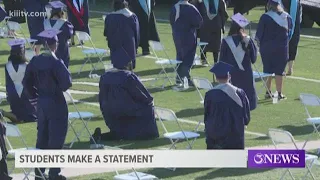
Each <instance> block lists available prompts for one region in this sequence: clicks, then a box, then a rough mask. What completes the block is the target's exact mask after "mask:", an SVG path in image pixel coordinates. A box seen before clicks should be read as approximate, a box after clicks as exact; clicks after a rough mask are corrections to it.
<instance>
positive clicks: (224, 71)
mask: <svg viewBox="0 0 320 180" xmlns="http://www.w3.org/2000/svg"><path fill="white" fill-rule="evenodd" d="M232 68H233V66H232V65H230V64H228V63H225V62H222V61H219V62H218V63H217V64H215V65H214V66H213V67H212V68H211V69H210V72H212V73H214V74H215V75H216V77H217V78H219V77H227V76H228V74H229V72H230V71H231V70H232Z"/></svg>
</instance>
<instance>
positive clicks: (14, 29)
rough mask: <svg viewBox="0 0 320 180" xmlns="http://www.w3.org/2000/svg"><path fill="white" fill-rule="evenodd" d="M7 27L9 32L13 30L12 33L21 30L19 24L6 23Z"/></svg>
mask: <svg viewBox="0 0 320 180" xmlns="http://www.w3.org/2000/svg"><path fill="white" fill-rule="evenodd" d="M7 25H8V28H9V29H10V30H13V31H19V30H21V26H20V24H19V23H17V22H13V21H8V22H7Z"/></svg>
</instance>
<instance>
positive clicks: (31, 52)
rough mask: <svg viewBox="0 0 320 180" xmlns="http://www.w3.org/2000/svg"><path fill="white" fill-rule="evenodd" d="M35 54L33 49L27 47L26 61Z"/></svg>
mask: <svg viewBox="0 0 320 180" xmlns="http://www.w3.org/2000/svg"><path fill="white" fill-rule="evenodd" d="M35 55H36V53H35V51H33V50H30V49H28V50H26V51H25V56H26V59H27V60H28V61H30V60H31V59H32V58H33V57H34V56H35Z"/></svg>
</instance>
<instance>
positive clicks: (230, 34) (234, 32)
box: [228, 22, 248, 51]
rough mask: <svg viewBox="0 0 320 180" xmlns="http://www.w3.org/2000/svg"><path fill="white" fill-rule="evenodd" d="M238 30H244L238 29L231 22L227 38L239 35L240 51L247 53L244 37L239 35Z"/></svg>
mask: <svg viewBox="0 0 320 180" xmlns="http://www.w3.org/2000/svg"><path fill="white" fill-rule="evenodd" d="M240 30H244V28H242V27H240V26H239V25H238V24H237V23H235V22H232V23H231V27H230V30H229V33H228V36H233V35H240V37H241V41H240V43H241V46H242V49H243V50H244V51H247V50H248V47H247V46H246V43H245V42H244V38H245V36H244V35H243V34H242V33H241V31H240Z"/></svg>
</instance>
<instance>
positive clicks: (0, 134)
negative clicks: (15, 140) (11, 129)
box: [0, 122, 12, 180]
mask: <svg viewBox="0 0 320 180" xmlns="http://www.w3.org/2000/svg"><path fill="white" fill-rule="evenodd" d="M5 135H6V128H5V126H4V125H3V124H2V122H0V151H1V157H0V179H1V180H10V179H12V178H11V177H10V176H9V175H8V167H7V161H6V159H7V155H8V151H7V148H6V143H5V139H4V136H5Z"/></svg>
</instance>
